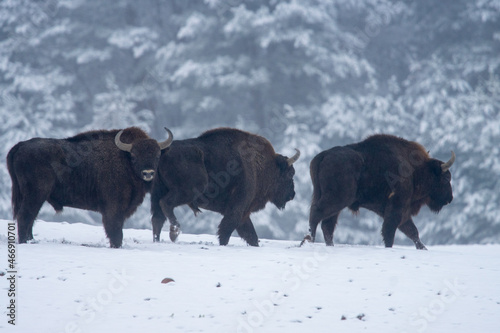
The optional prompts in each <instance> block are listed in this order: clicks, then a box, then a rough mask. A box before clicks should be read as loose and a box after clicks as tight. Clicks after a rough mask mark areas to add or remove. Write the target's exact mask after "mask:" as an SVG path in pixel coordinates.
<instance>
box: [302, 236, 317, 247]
mask: <svg viewBox="0 0 500 333" xmlns="http://www.w3.org/2000/svg"><path fill="white" fill-rule="evenodd" d="M306 242H308V243H314V239H313V238H312V236H311V235H305V236H304V239H303V240H302V242H300V246H302V245H304V244H305V243H306Z"/></svg>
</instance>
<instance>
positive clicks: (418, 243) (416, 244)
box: [415, 242, 427, 251]
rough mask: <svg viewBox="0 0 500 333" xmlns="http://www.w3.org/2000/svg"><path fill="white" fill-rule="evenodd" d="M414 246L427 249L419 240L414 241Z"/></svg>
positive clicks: (418, 248)
mask: <svg viewBox="0 0 500 333" xmlns="http://www.w3.org/2000/svg"><path fill="white" fill-rule="evenodd" d="M415 247H416V248H417V250H426V251H427V248H426V247H425V245H424V244H422V243H421V242H417V243H415Z"/></svg>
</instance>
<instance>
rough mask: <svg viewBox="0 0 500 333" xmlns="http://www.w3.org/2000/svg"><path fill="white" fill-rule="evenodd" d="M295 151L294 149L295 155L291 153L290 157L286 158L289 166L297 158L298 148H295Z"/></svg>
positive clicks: (298, 154)
mask: <svg viewBox="0 0 500 333" xmlns="http://www.w3.org/2000/svg"><path fill="white" fill-rule="evenodd" d="M295 151H296V153H295V155H293V156H292V157H290V158H289V159H287V160H286V161H287V162H288V165H289V166H291V165H292V164H293V163H295V162H297V160H298V159H299V156H300V150H298V149H297V148H295Z"/></svg>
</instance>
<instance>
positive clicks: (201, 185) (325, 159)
mask: <svg viewBox="0 0 500 333" xmlns="http://www.w3.org/2000/svg"><path fill="white" fill-rule="evenodd" d="M165 130H166V131H167V134H168V138H167V139H166V140H165V141H161V142H158V141H157V140H155V139H152V138H150V137H149V136H148V135H147V134H146V133H145V132H144V131H142V130H141V129H139V128H137V127H131V128H126V129H123V130H111V131H107V130H100V131H89V132H84V133H81V134H78V135H76V136H74V137H70V138H66V139H44V138H33V139H31V140H28V141H23V142H19V143H18V144H16V145H15V146H14V147H13V148H12V149H11V150H10V151H9V153H8V155H7V167H8V170H9V173H10V176H11V179H12V209H13V217H14V219H15V220H17V225H18V241H19V243H26V242H28V241H30V240H32V239H33V223H34V221H35V219H36V217H37V215H38V212H39V211H40V208H41V207H42V205H43V203H44V202H48V203H49V204H50V205H52V207H54V209H55V210H56V211H61V210H62V209H63V207H65V206H66V207H75V208H80V209H86V210H92V211H95V212H99V213H101V215H102V222H103V225H104V230H105V232H106V235H107V237H108V239H109V243H110V246H111V247H113V248H118V247H120V246H121V245H122V240H123V231H122V229H123V224H124V222H125V219H127V218H128V217H130V216H131V215H132V214H133V213H134V212H135V210H136V209H137V207H138V206H139V205H140V204H141V203H142V201H143V200H144V196H145V195H146V193H148V192H149V193H151V213H152V220H151V221H152V227H153V241H156V242H157V241H160V234H161V230H162V227H163V224H164V223H165V220H167V219H168V221H169V223H170V228H169V236H170V239H171V240H172V241H176V239H177V237H178V235H179V232H180V224H179V222H178V221H177V218H176V216H175V214H174V208H175V207H178V206H180V205H188V206H189V207H190V208H191V209H192V210H193V212H194V214H195V215H196V214H197V213H198V212H200V208H202V209H206V210H210V211H214V212H218V213H220V214H221V215H222V216H223V218H222V220H221V222H220V224H219V227H218V232H217V234H218V238H219V244H220V245H226V244H228V241H229V238H230V236H231V234H232V233H233V231H234V230H236V232H237V233H238V234H239V236H240V237H241V238H242V239H244V240H245V241H246V242H247V243H248V244H249V245H251V246H258V244H259V240H258V237H257V234H256V232H255V228H254V226H253V223H252V220H251V219H250V214H251V213H253V212H256V211H259V210H261V209H263V208H264V207H265V205H266V204H267V203H268V202H271V203H273V204H274V205H275V206H276V207H278V208H279V209H283V208H284V207H285V205H286V203H287V202H288V201H290V200H292V199H293V198H294V196H295V190H294V182H293V177H294V174H295V169H294V167H293V164H294V162H296V161H297V159H298V158H299V156H300V151H299V150H298V149H295V150H296V153H295V154H294V155H293V156H291V157H287V156H283V155H281V154H278V153H276V152H275V151H274V148H273V146H272V145H271V143H270V142H269V141H268V140H267V139H265V138H263V137H262V136H259V135H255V134H251V133H248V132H244V131H241V130H238V129H231V128H218V129H214V130H210V131H207V132H205V133H203V134H201V135H200V136H199V137H197V138H192V139H187V140H175V141H174V140H173V135H172V133H171V132H170V130H168V129H167V128H165ZM454 161H455V154H454V153H453V151H452V156H451V158H450V160H449V161H447V162H442V161H439V160H437V159H434V158H431V157H430V156H429V154H428V152H427V151H426V150H425V149H424V147H423V146H421V145H420V144H418V143H416V142H412V141H407V140H404V139H402V138H399V137H395V136H391V135H384V134H379V135H373V136H371V137H369V138H367V139H366V140H364V141H361V142H359V143H354V144H350V145H347V146H342V147H340V146H339V147H333V148H331V149H328V150H325V151H323V152H321V153H319V154H318V155H316V156H315V157H314V158H313V159H312V161H311V164H310V173H311V180H312V185H313V197H312V202H311V208H310V214H309V234H308V235H307V236H306V237H305V238H304V240H303V241H302V243H304V242H306V241H310V242H314V240H315V237H316V229H317V226H318V224H319V223H320V222H321V230H322V231H323V237H324V240H325V243H326V245H333V233H334V230H335V226H336V224H337V221H338V217H339V214H340V212H341V211H342V210H343V209H344V208H346V207H347V208H349V209H350V210H351V211H352V212H357V211H358V210H359V208H366V209H368V210H371V211H373V212H375V213H376V214H378V215H379V216H381V217H382V218H383V225H382V237H383V241H384V244H385V246H386V247H392V245H393V243H394V235H395V233H396V230H397V229H399V230H400V231H402V232H403V233H404V234H405V235H406V236H407V237H408V238H410V239H411V240H412V241H413V242H414V243H415V246H416V248H417V249H425V246H424V245H423V244H422V242H421V241H420V238H419V234H418V230H417V228H416V226H415V224H414V223H413V220H412V217H413V216H415V215H417V214H418V212H419V210H420V208H421V207H422V206H423V205H427V206H428V207H429V208H430V209H431V210H432V211H434V212H439V211H440V210H441V209H442V208H443V206H445V205H447V204H449V203H450V202H451V201H452V199H453V194H452V189H451V184H450V182H451V174H450V171H449V170H450V167H451V166H452V164H453V163H454Z"/></svg>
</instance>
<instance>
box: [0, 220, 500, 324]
mask: <svg viewBox="0 0 500 333" xmlns="http://www.w3.org/2000/svg"><path fill="white" fill-rule="evenodd" d="M7 223H8V221H6V220H0V225H2V227H1V228H0V229H1V230H0V272H2V271H3V272H6V271H7V246H6V243H7ZM34 235H35V238H36V240H37V242H36V243H34V244H18V245H17V265H18V267H17V268H18V277H17V288H16V289H17V293H18V296H17V299H16V301H17V306H18V308H17V318H16V319H17V321H16V323H17V325H16V326H15V327H12V326H11V325H9V324H8V323H7V310H6V306H7V301H8V297H7V289H8V287H7V281H6V278H5V277H2V278H1V279H0V283H1V284H0V294H1V296H0V300H1V301H0V308H1V309H2V310H1V311H0V312H1V314H2V315H1V319H0V330H1V331H2V332H51V333H52V332H93V333H97V332H169V333H170V332H183V333H185V332H273V333H274V332H287V333H290V332H398V333H400V332H473V331H477V332H496V331H497V330H498V327H500V316H499V315H498V314H499V313H500V288H499V284H498V282H499V281H500V245H469V246H458V245H453V246H431V247H429V251H417V250H415V249H414V248H413V247H411V248H410V247H395V248H392V249H385V248H382V247H373V246H352V245H342V244H336V246H335V247H333V248H327V247H326V246H325V245H324V244H321V243H316V244H307V245H306V246H304V247H302V248H299V247H297V245H298V244H299V240H297V241H274V240H266V239H263V240H261V243H260V244H261V247H259V248H253V247H248V246H246V245H245V244H244V243H243V241H242V240H240V239H239V238H232V239H231V241H230V245H228V246H225V247H224V246H219V245H218V243H217V239H216V237H215V235H189V234H182V235H180V237H179V240H178V243H176V244H173V243H171V242H170V241H167V240H166V239H168V234H167V232H165V231H164V233H163V238H164V239H165V240H164V241H162V242H161V243H152V233H151V231H150V230H134V229H125V230H124V246H123V248H121V249H110V248H108V241H107V239H106V238H105V235H104V230H103V228H102V227H96V226H90V225H85V224H68V223H53V222H52V223H51V222H43V221H37V222H36V224H35V227H34ZM164 278H172V279H174V280H175V282H171V283H168V284H162V283H161V281H162V280H163V279H164ZM343 318H344V319H343Z"/></svg>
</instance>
